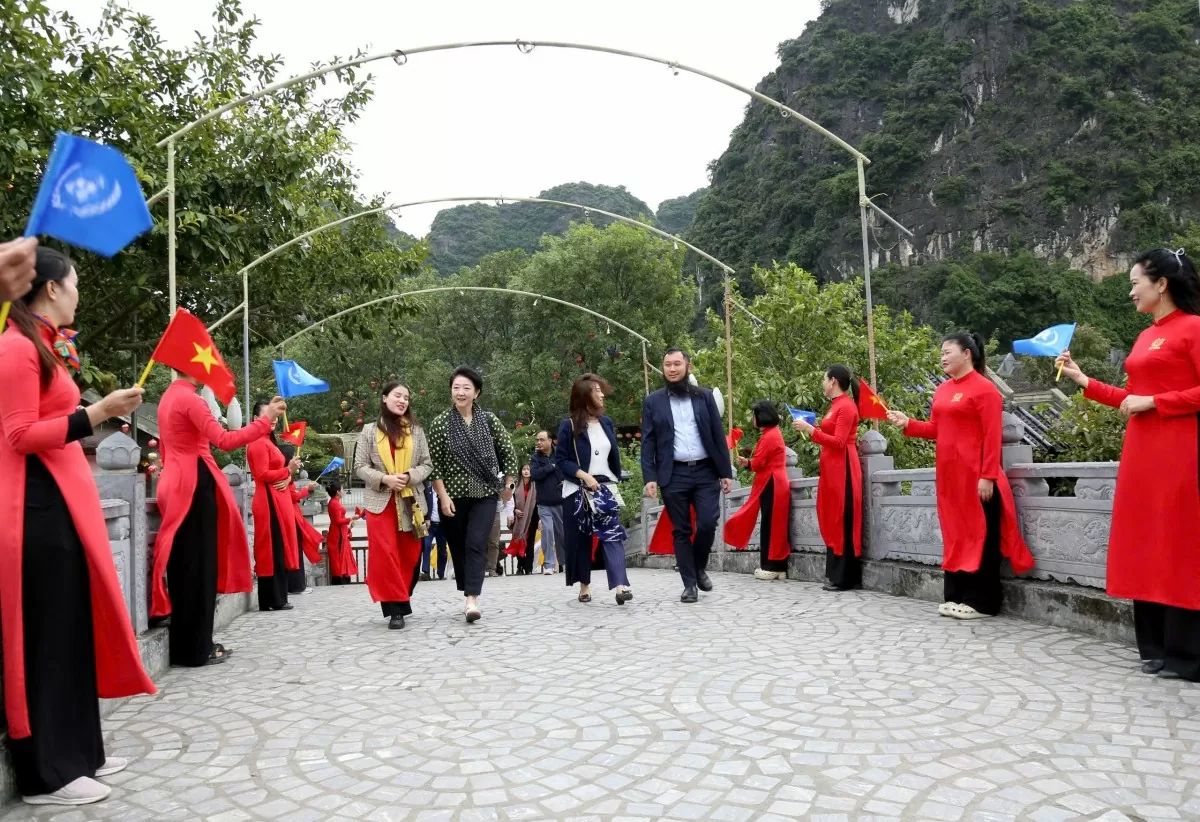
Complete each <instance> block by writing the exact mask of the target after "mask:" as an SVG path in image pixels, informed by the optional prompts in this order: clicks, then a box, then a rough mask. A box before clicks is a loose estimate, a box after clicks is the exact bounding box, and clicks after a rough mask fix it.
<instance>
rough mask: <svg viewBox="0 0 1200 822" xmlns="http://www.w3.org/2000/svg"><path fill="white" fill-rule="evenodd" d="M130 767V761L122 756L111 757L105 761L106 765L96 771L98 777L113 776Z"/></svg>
mask: <svg viewBox="0 0 1200 822" xmlns="http://www.w3.org/2000/svg"><path fill="white" fill-rule="evenodd" d="M128 767H129V760H128V759H125V758H123V757H120V756H109V757H106V758H105V760H104V764H103V765H101V766H100V767H99V768H98V769H97V770H96V776H112V775H113V774H115V773H120V772H121V771H123V770H125V769H126V768H128Z"/></svg>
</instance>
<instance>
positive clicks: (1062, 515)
mask: <svg viewBox="0 0 1200 822" xmlns="http://www.w3.org/2000/svg"><path fill="white" fill-rule="evenodd" d="M1017 510H1018V514H1019V517H1020V522H1021V532H1022V533H1023V534H1024V536H1025V542H1026V543H1027V544H1028V545H1029V550H1030V551H1031V552H1032V553H1033V556H1034V559H1035V560H1036V561H1037V564H1036V566H1035V568H1034V570H1033V572H1032V574H1031V576H1033V577H1035V578H1037V579H1049V580H1054V581H1056V582H1073V583H1076V584H1078V585H1087V586H1089V587H1093V588H1104V587H1105V578H1106V565H1107V562H1108V535H1109V529H1110V528H1111V525H1112V506H1111V504H1109V503H1105V502H1103V501H1091V500H1080V499H1071V498H1070V497H1058V498H1056V497H1044V498H1029V497H1027V498H1025V499H1022V500H1019V501H1018V504H1017Z"/></svg>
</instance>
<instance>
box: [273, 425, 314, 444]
mask: <svg viewBox="0 0 1200 822" xmlns="http://www.w3.org/2000/svg"><path fill="white" fill-rule="evenodd" d="M307 431H308V423H306V422H303V421H301V422H294V423H292V424H291V425H289V426H288V427H287V429H285V430H284V432H283V433H282V434H280V435H279V438H280V439H281V440H283V441H284V442H290V443H291V444H292V445H294V446H296V447H297V448H299V447H300V446H302V445H304V435H305V433H307Z"/></svg>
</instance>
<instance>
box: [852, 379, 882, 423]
mask: <svg viewBox="0 0 1200 822" xmlns="http://www.w3.org/2000/svg"><path fill="white" fill-rule="evenodd" d="M887 412H888V407H887V403H886V402H884V401H883V400H881V399H879V395H878V394H876V393H875V392H874V391H873V390H871V386H869V385H867V381H866V380H864V379H861V378H860V379H859V381H858V416H859V417H861V418H862V419H864V420H886V419H887Z"/></svg>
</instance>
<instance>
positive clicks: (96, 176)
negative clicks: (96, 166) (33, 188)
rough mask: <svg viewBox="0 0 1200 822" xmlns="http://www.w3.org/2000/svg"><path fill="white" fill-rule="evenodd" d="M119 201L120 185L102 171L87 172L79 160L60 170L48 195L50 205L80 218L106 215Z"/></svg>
mask: <svg viewBox="0 0 1200 822" xmlns="http://www.w3.org/2000/svg"><path fill="white" fill-rule="evenodd" d="M119 202H121V184H120V183H119V182H118V181H116V180H109V178H108V177H106V176H104V174H102V173H99V172H95V171H89V170H88V169H87V168H85V167H84V165H83V163H75V164H74V165H72V166H70V167H69V168H68V169H67V170H66V171H65V172H63V174H62V176H60V177H59V178H58V184H57V185H55V187H54V194H53V195H52V196H51V198H50V205H51V207H52V208H54V209H56V210H58V211H68V212H70V213H71V214H72V215H74V216H76V217H80V218H83V219H88V218H91V217H99V216H100V215H102V214H107V213H108V212H109V211H112V210H113V208H115V207H116V205H117V204H118V203H119Z"/></svg>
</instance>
